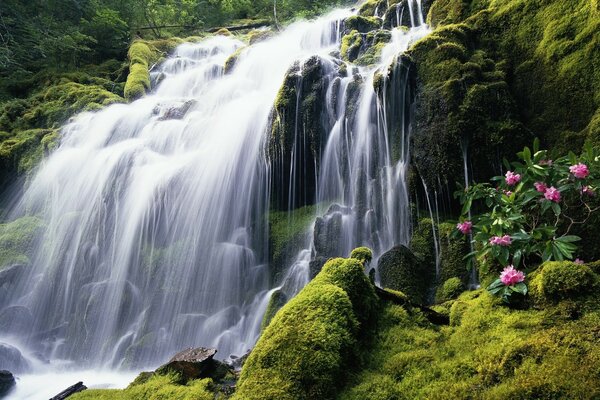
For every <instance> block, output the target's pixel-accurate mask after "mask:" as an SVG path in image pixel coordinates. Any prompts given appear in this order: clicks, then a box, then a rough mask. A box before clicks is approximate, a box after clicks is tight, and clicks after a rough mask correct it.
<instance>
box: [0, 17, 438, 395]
mask: <svg viewBox="0 0 600 400" xmlns="http://www.w3.org/2000/svg"><path fill="white" fill-rule="evenodd" d="M419 9H420V7H419ZM413 12H415V10H413V9H412V8H411V15H413V14H412V13H413ZM350 14H351V12H350V11H349V10H338V11H335V12H333V13H332V14H329V15H327V16H325V17H323V18H321V19H319V20H316V21H312V22H300V23H296V24H293V25H292V26H290V27H289V28H287V29H286V30H285V31H284V32H282V33H281V34H279V35H278V36H276V37H274V38H272V39H270V40H267V41H265V42H261V43H258V44H255V45H253V46H251V47H248V48H246V49H245V50H243V51H242V53H241V55H240V57H239V59H238V61H237V63H236V66H235V68H234V69H233V71H232V72H231V73H229V74H224V72H223V65H224V63H225V61H226V60H227V58H228V57H229V56H230V55H231V54H233V53H234V52H235V51H236V50H237V49H239V48H240V47H242V46H244V44H243V43H242V42H240V41H238V40H236V39H233V38H228V37H214V38H210V39H207V40H206V41H204V42H202V43H198V44H190V43H188V44H183V45H181V46H180V47H178V48H177V50H176V51H175V54H174V55H173V56H172V57H170V58H169V59H168V60H167V61H166V62H165V63H163V64H162V65H161V66H160V67H159V70H158V71H156V73H154V74H153V79H154V81H156V82H160V83H159V84H158V87H157V88H156V89H155V90H154V92H153V94H151V95H149V96H146V97H145V98H142V99H140V100H138V101H136V102H134V103H131V104H121V105H113V106H110V107H108V108H106V109H104V110H102V111H100V112H97V113H86V114H82V115H80V116H79V117H78V118H77V119H76V120H75V121H74V122H73V123H71V124H69V125H68V126H66V127H65V128H64V129H63V132H62V140H61V145H60V147H59V149H58V150H57V151H56V152H55V153H54V154H52V155H51V156H50V157H49V158H48V159H47V160H46V161H45V162H44V164H43V165H42V167H41V168H40V170H39V172H38V173H37V175H36V176H35V178H34V179H33V180H32V182H31V183H30V184H29V185H28V188H27V190H26V192H25V195H24V196H23V198H22V199H21V200H20V202H19V204H18V206H17V207H16V208H15V209H14V210H13V212H12V213H11V217H12V218H17V217H19V216H22V215H26V214H35V215H38V216H40V218H42V219H43V220H44V221H45V222H46V224H47V228H46V233H45V236H44V238H43V239H42V240H41V241H40V243H39V245H38V246H37V247H36V248H35V249H34V250H33V251H32V254H31V266H30V267H29V272H28V274H26V276H23V277H21V279H20V280H19V283H18V285H16V286H15V287H13V288H11V291H10V293H9V296H8V298H9V301H8V302H7V303H6V304H0V310H2V309H6V308H7V307H15V306H23V307H26V309H27V310H29V312H30V317H31V321H32V325H31V327H30V329H29V330H28V331H27V332H2V330H3V329H4V327H0V333H3V337H4V339H3V340H2V341H4V342H8V343H11V344H13V345H15V346H16V347H19V348H21V349H22V350H24V349H29V351H30V352H32V353H37V354H41V355H42V357H43V358H48V359H49V360H50V367H36V368H34V371H35V372H36V374H35V375H23V376H21V381H20V383H19V385H18V387H20V389H19V391H18V392H16V394H15V395H16V396H19V398H27V396H28V394H27V392H26V390H27V388H28V387H33V386H38V387H41V386H43V385H48V384H49V382H51V384H52V388H54V392H58V391H60V390H62V389H64V388H65V387H67V386H69V385H71V384H73V383H75V382H77V381H79V380H83V381H84V383H85V384H87V385H88V386H89V385H92V384H103V383H106V382H111V385H114V386H115V387H122V386H124V384H125V381H127V382H129V381H131V376H130V375H121V374H118V375H113V374H111V373H107V374H105V375H103V374H101V373H98V374H97V375H96V377H93V376H92V375H93V374H95V372H94V373H91V372H90V374H91V375H90V376H88V375H87V372H85V371H82V368H83V369H84V370H87V369H88V368H94V369H96V370H99V371H102V370H107V369H111V368H112V369H114V368H125V369H133V370H139V369H141V368H150V367H155V366H157V365H159V364H160V363H162V362H164V361H165V360H166V359H168V358H169V357H170V356H171V355H172V354H174V353H175V352H177V351H179V350H181V349H182V348H185V347H189V346H207V347H216V348H218V349H219V356H220V357H221V358H226V357H227V356H229V355H230V354H236V355H242V354H244V353H245V352H246V351H247V350H248V349H250V348H251V347H252V346H253V345H254V343H255V341H256V340H257V338H258V335H259V329H260V322H261V319H262V315H263V313H264V310H265V309H266V306H267V303H268V300H269V297H270V295H271V294H272V293H273V291H274V289H273V286H274V285H275V284H282V285H283V287H284V288H285V291H286V293H287V294H289V295H293V294H294V293H297V291H299V290H300V289H301V288H302V287H303V286H304V285H305V284H306V283H307V282H308V279H309V278H308V263H309V262H310V259H311V251H310V250H304V251H302V252H301V253H300V254H299V255H298V257H297V259H296V262H295V263H294V264H293V265H292V266H291V267H290V268H289V269H288V273H287V276H286V279H285V282H270V278H269V270H268V265H267V253H266V249H267V247H268V245H267V242H268V237H267V235H268V232H267V226H266V225H265V224H264V223H263V222H264V220H265V218H264V217H265V215H266V214H267V212H268V208H269V164H268V161H267V158H266V156H265V139H266V136H267V134H268V132H269V131H270V126H269V124H270V115H271V110H272V107H273V103H274V101H275V98H276V96H277V93H278V90H279V88H280V86H281V83H282V82H283V79H284V76H285V73H286V71H287V70H288V68H289V67H290V66H291V65H292V64H293V63H294V62H295V61H297V60H306V59H308V58H309V57H311V56H313V55H319V56H320V57H321V58H322V59H323V60H329V61H330V62H331V65H333V57H332V55H331V53H332V52H333V51H335V50H337V49H339V45H340V38H341V32H340V21H341V20H342V19H343V18H345V17H347V16H349V15H350ZM415 20H416V21H418V23H416V25H415V27H414V28H412V29H411V30H410V31H409V32H403V31H402V30H400V29H396V30H394V31H393V35H392V41H391V42H390V44H389V45H388V46H386V47H385V49H384V50H383V53H382V60H381V62H380V64H379V65H377V66H374V67H371V68H366V67H361V68H358V69H356V70H355V72H356V74H354V75H353V74H349V75H347V76H341V77H337V79H338V80H339V85H338V86H335V88H334V86H333V82H334V79H331V82H332V84H331V86H330V88H329V92H330V94H331V91H333V90H338V91H339V93H338V94H337V96H335V98H336V99H337V100H336V102H333V101H332V102H331V103H328V104H327V106H328V110H329V111H328V112H329V113H330V117H331V118H330V123H331V129H330V130H329V132H328V134H327V141H326V143H325V145H324V148H323V149H322V155H321V163H320V168H319V171H318V176H317V187H316V199H315V202H319V203H322V204H331V203H334V202H335V203H338V204H340V205H342V206H344V207H346V208H347V210H349V211H348V212H346V213H344V215H342V216H341V219H342V221H343V223H342V229H341V232H340V237H339V243H338V246H337V250H336V251H337V252H339V254H338V255H347V253H348V252H349V251H350V250H351V249H352V248H353V247H356V246H358V245H367V246H370V247H372V248H373V249H374V250H375V252H376V254H381V252H383V251H385V250H387V249H388V248H390V247H391V246H393V245H394V244H398V243H404V244H406V243H408V239H409V237H410V213H409V202H408V190H407V187H406V172H407V167H408V160H409V152H408V149H409V140H410V129H411V128H410V121H409V120H408V114H407V112H406V106H407V104H408V103H407V102H409V101H410V96H409V95H408V92H405V90H408V89H409V88H408V83H407V81H406V78H405V77H402V76H401V77H400V78H395V79H397V81H398V83H397V85H392V86H390V87H392V88H394V90H396V88H398V87H400V88H402V90H401V91H400V92H399V93H392V94H390V93H384V94H383V95H381V96H378V95H377V94H376V93H375V91H374V89H373V80H374V76H375V74H376V72H378V71H384V73H385V71H387V70H388V68H389V67H390V66H392V65H394V62H395V60H396V57H397V55H398V54H399V53H402V52H404V51H405V50H406V49H407V48H408V46H409V45H410V43H412V42H413V41H414V40H416V39H418V38H420V37H422V36H424V35H425V34H426V33H427V32H428V28H427V27H426V26H425V25H423V24H422V15H421V13H420V12H419V13H418V16H417V17H415ZM348 70H349V71H350V70H352V67H351V66H349V67H348ZM328 73H331V74H335V70H334V69H333V68H331V70H330V71H329V72H328ZM357 79H358V80H359V82H360V83H359V91H360V94H359V96H358V100H357V104H356V107H355V108H354V110H355V113H354V114H353V115H347V110H348V109H349V105H352V104H349V103H348V102H349V101H350V99H349V98H348V96H347V91H348V88H349V86H350V84H351V82H353V81H355V80H357ZM332 98H333V97H332ZM386 99H395V100H394V102H393V103H394V104H387V100H386ZM190 101H191V103H190ZM183 105H185V107H189V110H188V111H187V113H185V116H183V118H182V119H171V118H169V116H171V117H172V116H173V113H172V109H174V108H177V107H181V106H183ZM396 108H398V110H396V111H393V110H394V109H396ZM390 110H392V111H393V112H391V111H390ZM392 117H393V118H392ZM392 130H393V132H391V131H392ZM392 134H394V135H400V137H399V139H398V140H399V142H400V152H399V154H398V156H397V159H395V160H394V159H393V157H392V155H391V153H392V150H391V142H390V139H389V136H390V135H392ZM281 190H292V188H281ZM325 210H326V207H321V208H320V211H319V212H320V213H323V212H324V211H325ZM328 218H333V216H332V215H326V216H325V217H324V219H325V220H327V219H328ZM313 255H314V254H313ZM23 318H29V316H27V315H26V316H24V317H23ZM11 335H12V336H11ZM17 338H18V340H17ZM60 360H68V361H67V362H62V361H60ZM84 366H85V367H84ZM49 369H52V370H58V371H64V372H63V373H62V374H60V373H58V374H50V373H48V372H47V371H48V370H49ZM63 377H64V380H63ZM120 377H124V378H123V379H120ZM125 377H126V379H125ZM96 378H97V379H96ZM56 389H58V390H56ZM54 394H56V393H54ZM44 396H46V394H44ZM46 397H47V396H46Z"/></svg>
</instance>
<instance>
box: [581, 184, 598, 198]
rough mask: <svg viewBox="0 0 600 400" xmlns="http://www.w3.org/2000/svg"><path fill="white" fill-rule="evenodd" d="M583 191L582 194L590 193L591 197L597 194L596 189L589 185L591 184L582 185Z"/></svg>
mask: <svg viewBox="0 0 600 400" xmlns="http://www.w3.org/2000/svg"><path fill="white" fill-rule="evenodd" d="M581 193H582V194H586V195H588V196H590V197H592V196H595V195H596V192H594V189H592V188H591V187H589V186H584V187H582V188H581Z"/></svg>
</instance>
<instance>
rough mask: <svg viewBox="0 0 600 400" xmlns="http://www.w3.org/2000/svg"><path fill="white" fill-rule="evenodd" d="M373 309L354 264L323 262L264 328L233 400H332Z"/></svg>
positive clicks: (365, 283) (365, 284) (373, 302)
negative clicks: (319, 269)
mask: <svg viewBox="0 0 600 400" xmlns="http://www.w3.org/2000/svg"><path fill="white" fill-rule="evenodd" d="M376 306H377V298H376V296H375V294H374V291H373V287H372V285H371V283H370V282H369V281H368V279H367V278H366V276H365V275H364V273H363V268H362V265H361V263H360V262H359V261H358V260H354V259H347V260H344V259H335V260H331V261H329V262H328V263H327V264H326V265H325V266H324V268H323V270H322V271H321V272H320V273H319V275H317V277H316V278H315V279H314V280H313V281H312V282H311V283H309V284H308V285H307V286H306V287H305V288H304V289H303V290H302V291H301V292H300V293H299V294H298V295H297V296H296V297H295V298H294V299H292V300H291V301H290V302H289V303H287V304H286V305H285V306H284V307H283V308H282V309H281V310H280V311H279V312H278V313H277V314H276V315H275V317H274V318H273V320H272V322H271V323H270V324H269V326H268V327H267V328H266V329H265V331H264V333H263V335H262V336H261V338H260V339H259V341H258V343H257V345H256V347H255V348H254V350H253V351H252V353H251V354H250V356H249V357H248V360H247V361H246V363H245V364H244V367H243V369H242V373H241V375H240V380H239V384H238V388H237V391H236V393H235V395H234V397H233V398H234V399H290V400H291V399H295V400H298V399H314V398H332V397H333V396H334V394H335V392H336V390H337V388H338V387H339V386H340V385H341V384H342V382H343V381H344V379H343V378H344V375H345V374H346V372H347V368H348V367H350V363H349V362H350V359H351V356H352V355H353V354H356V347H355V345H356V343H357V340H358V337H359V335H360V333H361V329H364V327H361V323H364V322H366V321H368V320H369V318H371V316H372V315H374V311H375V307H376Z"/></svg>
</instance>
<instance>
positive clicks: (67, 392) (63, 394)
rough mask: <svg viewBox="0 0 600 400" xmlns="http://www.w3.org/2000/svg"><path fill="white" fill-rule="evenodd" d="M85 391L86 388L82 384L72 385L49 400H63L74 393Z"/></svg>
mask: <svg viewBox="0 0 600 400" xmlns="http://www.w3.org/2000/svg"><path fill="white" fill-rule="evenodd" d="M85 389H87V386H85V385H84V384H83V382H77V383H76V384H74V385H73V386H69V387H68V388H66V389H65V390H63V391H62V392H60V393H59V394H57V395H56V396H54V397H53V398H51V399H50V400H63V399H66V398H67V397H69V396H71V395H73V394H75V393H79V392H82V391H84V390H85Z"/></svg>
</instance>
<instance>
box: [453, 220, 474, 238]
mask: <svg viewBox="0 0 600 400" xmlns="http://www.w3.org/2000/svg"><path fill="white" fill-rule="evenodd" d="M471 228H473V223H472V222H471V221H464V222H461V223H459V224H457V225H456V229H458V230H459V231H460V232H461V233H462V234H463V235H468V234H469V233H471Z"/></svg>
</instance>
